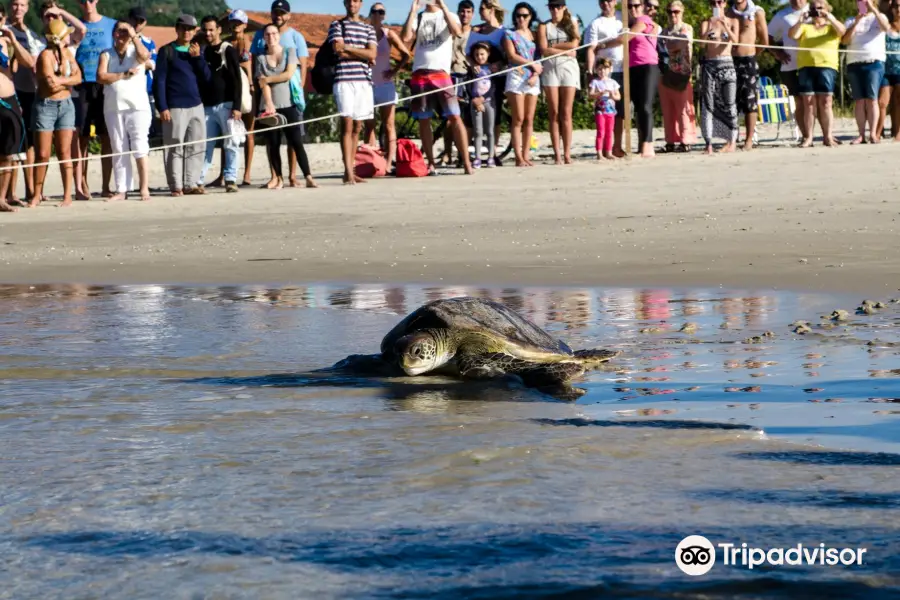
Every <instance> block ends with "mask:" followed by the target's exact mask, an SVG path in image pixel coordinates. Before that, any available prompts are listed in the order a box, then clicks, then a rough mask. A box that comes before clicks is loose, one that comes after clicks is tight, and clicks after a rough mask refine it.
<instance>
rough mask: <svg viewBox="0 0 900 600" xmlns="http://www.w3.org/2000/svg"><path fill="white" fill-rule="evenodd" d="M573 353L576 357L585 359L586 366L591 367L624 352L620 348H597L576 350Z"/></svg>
mask: <svg viewBox="0 0 900 600" xmlns="http://www.w3.org/2000/svg"><path fill="white" fill-rule="evenodd" d="M572 354H573V355H574V356H575V358H577V359H579V360H582V361H584V363H585V366H587V367H590V366H591V365H595V364H600V363H605V362H607V361H608V360H609V359H611V358H615V357H616V356H618V355H620V354H622V352H621V351H619V350H602V349H599V348H595V349H592V350H576V351H575V352H573V353H572Z"/></svg>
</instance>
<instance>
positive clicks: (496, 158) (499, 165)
mask: <svg viewBox="0 0 900 600" xmlns="http://www.w3.org/2000/svg"><path fill="white" fill-rule="evenodd" d="M494 165H495V166H497V167H502V166H503V161H502V160H500V157H499V156H495V157H494Z"/></svg>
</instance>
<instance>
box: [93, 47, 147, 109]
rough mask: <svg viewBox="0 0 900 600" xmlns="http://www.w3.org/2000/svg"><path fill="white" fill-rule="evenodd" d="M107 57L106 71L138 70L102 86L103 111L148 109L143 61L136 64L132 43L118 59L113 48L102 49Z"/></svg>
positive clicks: (135, 54)
mask: <svg viewBox="0 0 900 600" xmlns="http://www.w3.org/2000/svg"><path fill="white" fill-rule="evenodd" d="M103 54H106V55H107V56H108V57H109V62H108V63H107V65H106V71H107V72H108V73H124V72H126V71H129V70H131V69H133V68H134V67H138V72H137V73H136V74H135V75H134V76H133V77H129V78H127V79H120V80H119V81H116V82H114V83H110V84H108V85H106V86H104V87H103V112H118V111H120V110H146V111H149V110H150V96H148V95H147V77H146V75H145V72H144V65H143V63H141V64H140V66H138V60H137V52H136V51H135V49H134V44H133V43H132V44H129V45H128V50H126V51H125V58H124V59H122V60H119V55H118V54H117V53H116V50H115V48H108V49H106V50H104V51H103Z"/></svg>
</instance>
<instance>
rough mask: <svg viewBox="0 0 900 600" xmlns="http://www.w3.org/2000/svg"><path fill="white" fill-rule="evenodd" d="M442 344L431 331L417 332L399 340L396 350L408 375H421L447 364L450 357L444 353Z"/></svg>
mask: <svg viewBox="0 0 900 600" xmlns="http://www.w3.org/2000/svg"><path fill="white" fill-rule="evenodd" d="M441 342H442V340H441V338H440V337H439V336H437V335H434V334H433V333H431V332H429V331H417V332H415V333H411V334H409V335H406V336H403V337H402V338H400V339H399V340H397V344H396V345H395V346H394V350H395V352H396V354H397V357H398V358H399V359H400V366H401V367H402V368H403V370H404V371H405V372H406V374H407V375H421V374H422V373H427V372H428V371H432V370H434V369H436V368H438V367H440V366H441V365H443V364H444V363H445V362H447V360H448V358H449V357H447V356H446V352H443V351H442V349H443V344H442V343H441Z"/></svg>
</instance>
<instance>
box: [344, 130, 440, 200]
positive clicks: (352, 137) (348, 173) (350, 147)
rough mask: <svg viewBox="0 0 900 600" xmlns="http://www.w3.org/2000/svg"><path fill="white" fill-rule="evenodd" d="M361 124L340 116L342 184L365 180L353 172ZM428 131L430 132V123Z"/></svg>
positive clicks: (363, 181)
mask: <svg viewBox="0 0 900 600" xmlns="http://www.w3.org/2000/svg"><path fill="white" fill-rule="evenodd" d="M362 126H363V123H362V121H354V120H353V119H351V118H350V117H341V157H342V158H343V159H344V185H353V184H354V183H365V182H366V180H365V179H363V178H362V177H357V176H356V173H354V172H353V169H354V166H355V165H356V147H357V144H358V142H359V133H360V131H362ZM428 131H429V132H431V126H430V124H429V128H428Z"/></svg>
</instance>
